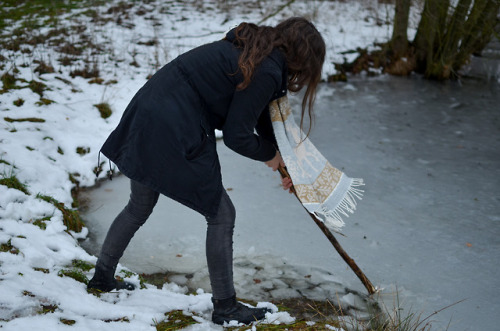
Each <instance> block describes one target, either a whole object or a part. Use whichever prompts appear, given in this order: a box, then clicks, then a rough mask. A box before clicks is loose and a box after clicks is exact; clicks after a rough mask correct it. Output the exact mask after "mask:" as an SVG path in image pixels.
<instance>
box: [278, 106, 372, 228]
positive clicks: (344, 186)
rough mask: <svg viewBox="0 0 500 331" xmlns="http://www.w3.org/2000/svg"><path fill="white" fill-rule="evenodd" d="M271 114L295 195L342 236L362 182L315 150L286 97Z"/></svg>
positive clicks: (360, 196)
mask: <svg viewBox="0 0 500 331" xmlns="http://www.w3.org/2000/svg"><path fill="white" fill-rule="evenodd" d="M269 112H270V114H271V120H272V123H273V129H274V135H275V137H276V141H277V142H278V147H279V150H280V153H281V157H282V158H283V161H284V162H285V165H286V167H287V170H288V173H289V174H290V177H291V179H292V182H293V186H294V188H295V193H296V195H297V197H298V198H299V200H300V202H301V203H302V205H303V206H304V207H305V208H306V209H307V211H308V212H309V213H311V214H312V215H314V216H315V217H316V218H317V219H318V220H320V221H322V222H323V223H324V224H325V225H326V226H327V227H328V228H329V229H330V230H332V231H334V232H339V231H340V229H341V228H342V227H343V226H344V224H345V223H344V221H343V220H342V216H349V215H348V212H349V213H353V212H354V210H355V209H356V203H357V201H356V200H357V199H359V200H361V198H362V195H363V192H364V191H363V190H361V189H359V188H357V187H359V186H362V185H364V183H363V180H362V179H360V178H349V177H347V176H346V175H345V174H344V173H343V172H342V171H340V170H339V169H337V168H335V167H333V166H332V165H331V164H330V162H328V160H327V159H325V157H324V156H323V155H321V153H320V152H319V151H318V150H317V149H316V147H314V145H313V144H312V143H311V141H310V140H309V139H308V138H306V139H305V140H302V139H303V138H304V137H305V135H304V133H303V132H302V130H301V129H300V128H299V127H298V126H297V124H296V123H295V120H294V119H293V114H292V109H291V107H290V104H289V103H288V98H287V97H286V96H284V97H282V98H279V99H277V100H274V101H272V102H271V103H270V104H269Z"/></svg>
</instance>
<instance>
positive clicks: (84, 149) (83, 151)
mask: <svg viewBox="0 0 500 331" xmlns="http://www.w3.org/2000/svg"><path fill="white" fill-rule="evenodd" d="M76 153H77V154H80V155H85V154H88V153H90V147H82V146H79V147H77V148H76Z"/></svg>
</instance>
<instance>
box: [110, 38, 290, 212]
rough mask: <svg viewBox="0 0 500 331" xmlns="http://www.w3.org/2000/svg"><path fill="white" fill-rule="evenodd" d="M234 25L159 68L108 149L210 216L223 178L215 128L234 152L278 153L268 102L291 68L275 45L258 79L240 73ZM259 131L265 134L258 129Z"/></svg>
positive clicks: (126, 170) (153, 184)
mask: <svg viewBox="0 0 500 331" xmlns="http://www.w3.org/2000/svg"><path fill="white" fill-rule="evenodd" d="M233 40H234V32H233V31H230V32H229V33H228V34H227V35H226V38H225V39H224V40H220V41H216V42H213V43H210V44H206V45H203V46H200V47H197V48H195V49H193V50H191V51H189V52H187V53H185V54H183V55H180V56H179V57H178V58H176V59H175V60H173V61H172V62H170V63H168V64H167V65H165V66H164V67H163V68H162V69H160V70H159V71H158V72H157V73H156V74H155V75H154V76H153V77H152V78H151V79H150V80H149V81H148V82H147V83H146V84H145V85H144V86H143V87H142V88H141V89H140V90H139V91H138V92H137V94H136V95H135V96H134V97H133V99H132V100H131V102H130V104H129V105H128V106H127V108H126V109H125V112H124V114H123V116H122V118H121V121H120V123H119V125H118V126H117V128H116V129H115V130H114V131H113V132H112V133H111V135H110V136H109V137H108V139H107V140H106V142H105V143H104V145H103V147H102V149H101V152H102V153H103V154H104V155H106V157H108V158H109V159H110V160H111V161H113V162H114V163H115V164H116V165H117V166H118V168H119V169H120V171H121V172H122V173H123V174H125V175H126V176H127V177H129V178H131V179H134V180H136V181H138V182H140V183H142V184H144V185H146V186H148V187H150V188H152V189H153V190H155V191H157V192H160V193H162V194H164V195H166V196H168V197H170V198H172V199H174V200H176V201H178V202H180V203H182V204H184V205H186V206H188V207H190V208H192V209H194V210H196V211H198V212H200V213H201V214H203V215H204V216H207V217H213V216H215V215H216V214H217V210H218V206H219V202H220V198H221V193H222V177H221V173H220V164H219V159H218V156H217V152H216V144H215V134H214V129H220V130H222V132H223V136H224V143H225V144H226V145H227V146H228V147H229V148H231V149H232V150H234V151H235V152H237V153H239V154H241V155H244V156H246V157H249V158H252V159H254V160H259V161H268V160H270V159H272V158H273V157H274V155H275V153H276V148H275V139H274V134H273V129H272V124H271V120H270V117H269V110H268V104H269V102H270V101H271V100H273V99H276V98H278V97H281V96H283V95H285V94H286V90H287V86H286V84H287V70H286V62H285V58H284V56H283V54H282V53H281V52H280V51H279V50H277V49H275V50H274V51H273V52H272V53H271V54H270V56H268V57H267V58H266V59H264V61H263V62H262V63H261V64H260V65H259V67H258V68H257V69H256V71H255V73H254V76H253V78H252V82H251V83H250V85H249V86H248V87H247V88H246V89H244V90H236V86H237V85H238V84H239V83H240V82H241V81H242V75H241V73H240V72H239V71H238V57H239V55H240V52H241V50H240V49H238V48H236V47H235V46H234V45H233V43H232V41H233ZM254 130H256V131H257V133H258V135H256V134H254Z"/></svg>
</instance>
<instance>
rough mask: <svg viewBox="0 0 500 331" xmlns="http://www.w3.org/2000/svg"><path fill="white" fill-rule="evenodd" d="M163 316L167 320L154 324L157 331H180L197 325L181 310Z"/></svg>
mask: <svg viewBox="0 0 500 331" xmlns="http://www.w3.org/2000/svg"><path fill="white" fill-rule="evenodd" d="M165 316H166V317H167V320H165V321H161V322H155V327H156V330H157V331H166V330H169V331H170V330H181V329H184V328H186V327H188V326H190V325H193V324H196V323H198V322H196V321H195V320H194V319H193V317H191V316H187V315H184V313H183V312H182V311H181V310H174V311H171V312H168V313H165Z"/></svg>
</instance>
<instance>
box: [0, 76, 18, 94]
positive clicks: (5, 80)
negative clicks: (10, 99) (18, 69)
mask: <svg viewBox="0 0 500 331" xmlns="http://www.w3.org/2000/svg"><path fill="white" fill-rule="evenodd" d="M0 81H2V84H3V90H4V91H8V90H10V89H13V88H16V76H14V75H12V74H10V73H8V72H6V73H4V74H3V75H2V76H1V77H0Z"/></svg>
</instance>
